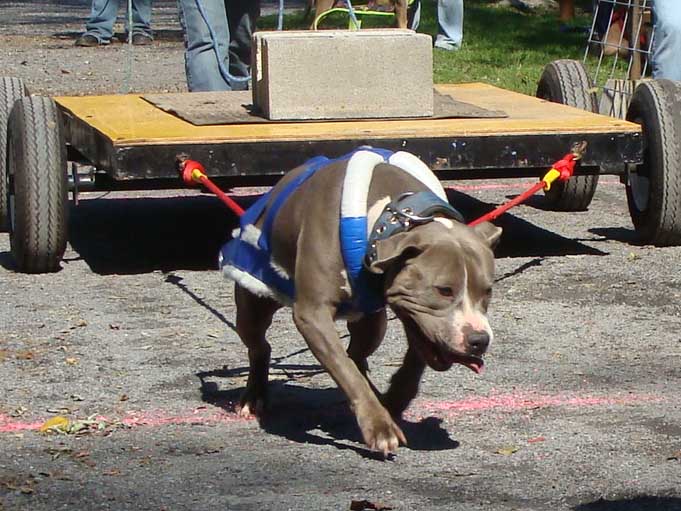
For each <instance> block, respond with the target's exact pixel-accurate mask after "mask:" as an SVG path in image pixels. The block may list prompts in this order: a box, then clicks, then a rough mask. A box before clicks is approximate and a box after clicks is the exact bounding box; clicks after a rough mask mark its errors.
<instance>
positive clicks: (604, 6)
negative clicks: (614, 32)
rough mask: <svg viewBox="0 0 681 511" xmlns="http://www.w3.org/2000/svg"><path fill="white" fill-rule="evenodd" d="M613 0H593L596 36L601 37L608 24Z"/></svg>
mask: <svg viewBox="0 0 681 511" xmlns="http://www.w3.org/2000/svg"><path fill="white" fill-rule="evenodd" d="M612 1H613V0H594V4H595V5H594V16H595V17H596V24H595V27H594V28H595V30H596V33H597V34H598V37H600V38H601V39H603V37H604V36H605V34H606V32H607V31H608V27H609V26H610V15H611V14H612V5H613V4H612Z"/></svg>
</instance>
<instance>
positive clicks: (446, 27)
mask: <svg viewBox="0 0 681 511" xmlns="http://www.w3.org/2000/svg"><path fill="white" fill-rule="evenodd" d="M437 23H438V31H437V36H436V37H435V47H436V48H441V49H443V50H457V49H459V48H460V47H461V42H462V41H463V0H438V2H437Z"/></svg>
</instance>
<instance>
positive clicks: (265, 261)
mask: <svg viewBox="0 0 681 511" xmlns="http://www.w3.org/2000/svg"><path fill="white" fill-rule="evenodd" d="M360 152H362V153H363V154H358V153H360ZM393 155H394V156H395V158H396V159H400V161H401V162H402V163H399V162H396V166H398V167H400V168H402V169H403V170H405V171H406V172H408V173H410V174H412V175H414V172H419V171H421V170H422V169H416V170H415V169H414V168H413V167H414V165H413V164H412V163H409V164H405V163H404V162H405V157H407V159H409V158H411V159H412V160H416V161H418V164H419V165H420V166H421V167H425V165H424V164H423V163H422V162H420V160H417V158H416V157H415V156H413V155H410V154H409V153H393V152H392V151H389V150H387V149H375V148H371V147H360V148H358V149H356V150H354V151H352V152H351V153H348V154H346V155H343V156H341V157H339V158H336V159H333V160H332V159H329V158H326V157H324V156H319V157H316V158H312V159H311V160H308V161H307V162H306V163H305V164H304V165H305V168H304V169H303V170H302V171H301V172H300V174H298V175H297V176H295V178H293V179H292V180H291V181H290V182H289V183H287V184H286V186H284V187H283V188H282V189H281V190H279V192H278V194H277V196H276V197H274V198H273V199H272V197H271V193H272V192H271V191H270V192H268V193H267V194H265V195H263V196H262V197H261V198H260V199H258V200H257V201H256V202H255V203H254V204H253V205H252V206H251V207H250V208H248V210H246V212H245V213H244V214H243V215H242V217H241V221H240V226H241V230H240V233H239V236H238V237H236V238H234V239H232V240H231V241H229V242H228V243H226V244H225V245H224V246H223V247H222V250H221V252H220V255H221V263H220V266H221V267H225V266H228V267H230V270H231V269H235V270H237V274H236V275H235V274H234V272H231V273H232V276H231V277H230V278H234V279H235V280H237V281H239V282H240V280H239V279H240V278H242V279H255V280H256V281H257V283H256V284H257V286H258V287H260V288H264V289H268V290H270V291H274V293H275V294H278V295H280V297H287V298H288V299H289V300H290V301H293V300H294V297H295V286H294V283H293V281H292V280H291V279H289V278H287V277H286V276H283V275H282V274H280V273H277V272H276V271H275V270H274V268H273V267H272V254H271V244H270V240H271V235H272V230H273V228H274V222H275V220H276V217H277V214H278V212H279V210H280V209H281V207H282V206H283V205H284V204H285V203H286V201H287V200H288V198H289V197H290V196H291V194H293V193H294V192H295V191H296V190H297V189H298V188H299V187H300V186H301V185H302V184H303V183H305V182H306V181H307V180H308V179H309V178H310V177H311V176H313V175H314V174H315V173H316V172H317V171H318V170H319V169H321V168H323V167H325V166H327V165H329V164H332V163H335V162H339V161H348V165H347V168H346V175H345V180H344V183H343V190H342V194H343V196H342V197H341V211H340V219H339V236H340V244H341V255H342V258H343V263H344V265H345V270H346V273H347V277H348V280H349V282H350V286H351V288H352V296H353V299H352V302H351V303H346V304H342V306H341V312H350V311H359V312H363V313H371V312H375V311H377V310H380V309H382V308H383V307H384V306H385V300H384V297H383V293H382V288H381V286H382V284H381V279H380V277H377V276H376V275H374V274H372V273H371V272H369V271H368V269H367V268H366V262H367V261H368V260H369V261H370V260H371V256H372V255H373V254H374V252H375V251H374V250H373V249H372V247H370V240H369V239H368V230H369V229H368V225H367V223H368V221H367V196H368V192H369V187H370V183H371V177H372V173H373V168H374V167H375V166H376V165H378V164H379V163H382V162H387V163H391V162H392V161H393V160H392V157H393ZM398 156H399V157H401V158H397V157H398ZM425 171H426V173H428V176H427V178H426V180H428V179H430V180H431V182H430V184H429V187H430V188H431V189H432V187H433V184H432V183H433V182H435V183H436V184H437V186H438V187H439V188H440V190H439V192H440V195H441V196H438V195H437V194H436V193H433V192H418V193H416V194H413V196H410V197H401V198H398V199H397V200H396V201H394V202H392V203H390V204H389V205H388V206H386V210H384V212H383V213H382V214H381V219H383V218H384V217H385V216H386V215H387V214H389V216H394V215H398V216H400V218H401V217H404V218H407V219H408V221H406V222H404V221H402V220H400V222H398V223H400V224H401V226H400V227H401V230H406V229H408V228H409V222H413V221H416V220H417V217H414V216H413V215H412V214H411V212H412V211H413V212H414V213H416V214H424V215H432V214H433V213H435V212H440V213H444V214H446V215H447V216H450V217H453V218H456V219H457V220H459V219H460V218H459V217H457V216H456V215H459V216H460V214H458V212H456V210H454V209H453V208H452V207H451V206H449V204H448V203H447V202H446V200H443V199H442V198H441V197H445V195H444V190H442V188H441V186H440V184H439V181H438V180H437V178H436V177H435V176H433V175H432V174H430V171H429V169H427V167H426V168H425ZM415 177H417V176H415ZM417 178H418V177H417ZM425 184H428V183H425ZM268 204H269V207H268ZM389 208H393V209H390V210H388V209H389ZM452 212H455V213H456V214H453V213H452ZM263 214H265V217H264V219H263V222H262V228H261V229H260V230H258V229H257V228H255V224H256V222H257V221H258V220H259V219H260V218H261V217H262V215H263ZM429 219H432V216H430V218H429ZM429 219H427V218H424V220H429ZM381 221H384V222H385V220H381ZM381 232H383V230H381ZM374 235H375V233H373V232H372V238H371V241H376V238H375V237H374ZM256 236H257V239H255V238H256ZM238 272H243V273H245V274H247V276H243V275H240V274H239V273H238ZM228 276H229V273H228ZM251 283H252V284H253V282H252V280H251ZM246 287H248V286H246Z"/></svg>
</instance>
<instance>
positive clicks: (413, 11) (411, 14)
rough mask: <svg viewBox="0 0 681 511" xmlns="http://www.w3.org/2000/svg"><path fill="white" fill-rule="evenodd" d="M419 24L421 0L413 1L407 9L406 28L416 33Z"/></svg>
mask: <svg viewBox="0 0 681 511" xmlns="http://www.w3.org/2000/svg"><path fill="white" fill-rule="evenodd" d="M420 22H421V0H414V2H412V4H411V5H410V6H409V7H408V8H407V28H410V29H412V30H414V31H416V30H417V29H418V28H419V23H420Z"/></svg>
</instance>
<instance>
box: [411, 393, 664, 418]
mask: <svg viewBox="0 0 681 511" xmlns="http://www.w3.org/2000/svg"><path fill="white" fill-rule="evenodd" d="M657 401H664V399H663V398H660V397H658V396H648V395H638V394H623V395H615V396H568V395H557V396H543V395H540V394H529V393H527V394H525V393H518V394H506V395H497V396H489V397H482V398H479V397H472V398H469V399H463V400H459V401H449V402H448V401H419V402H418V405H419V407H420V408H422V409H424V410H425V411H427V412H444V413H445V414H447V415H455V414H464V413H471V412H479V411H485V410H497V411H501V412H511V411H517V410H527V409H534V408H556V407H593V406H606V405H628V404H636V403H641V402H648V403H650V402H657Z"/></svg>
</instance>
